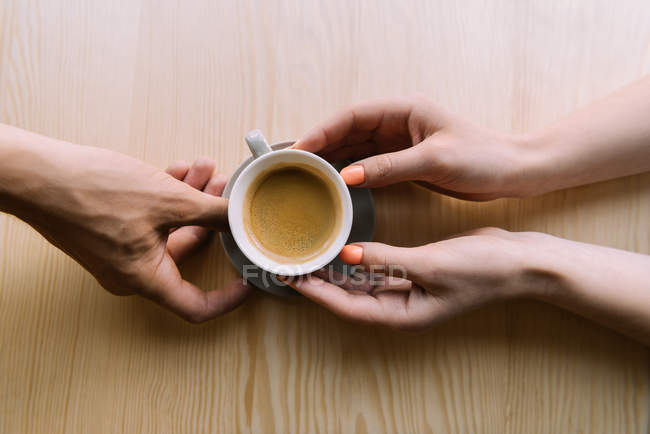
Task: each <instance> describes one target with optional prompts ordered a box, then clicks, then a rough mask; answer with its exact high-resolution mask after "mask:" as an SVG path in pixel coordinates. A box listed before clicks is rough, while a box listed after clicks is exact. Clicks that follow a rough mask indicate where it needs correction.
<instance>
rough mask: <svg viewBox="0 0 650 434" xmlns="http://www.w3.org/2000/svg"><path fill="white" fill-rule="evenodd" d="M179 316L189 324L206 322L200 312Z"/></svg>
mask: <svg viewBox="0 0 650 434" xmlns="http://www.w3.org/2000/svg"><path fill="white" fill-rule="evenodd" d="M181 316H182V318H183V319H184V320H185V321H187V322H188V323H190V324H201V323H203V322H205V321H207V318H206V316H205V314H204V313H203V312H201V311H199V312H189V313H184V314H182V315H181Z"/></svg>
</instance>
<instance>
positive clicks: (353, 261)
mask: <svg viewBox="0 0 650 434" xmlns="http://www.w3.org/2000/svg"><path fill="white" fill-rule="evenodd" d="M339 258H341V260H342V261H343V262H345V263H348V264H350V265H357V264H360V263H361V258H363V247H361V246H355V245H352V244H348V245H347V246H345V247H343V249H341V253H339Z"/></svg>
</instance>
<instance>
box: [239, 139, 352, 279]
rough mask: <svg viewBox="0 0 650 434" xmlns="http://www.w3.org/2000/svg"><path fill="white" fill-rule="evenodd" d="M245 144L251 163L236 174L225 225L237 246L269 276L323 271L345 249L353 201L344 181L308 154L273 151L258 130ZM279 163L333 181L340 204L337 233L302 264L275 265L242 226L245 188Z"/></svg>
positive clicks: (286, 150) (288, 150) (316, 158)
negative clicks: (302, 167) (303, 168)
mask: <svg viewBox="0 0 650 434" xmlns="http://www.w3.org/2000/svg"><path fill="white" fill-rule="evenodd" d="M246 143H248V147H249V148H250V150H251V152H252V154H253V158H254V160H253V161H252V162H251V164H249V165H248V166H247V167H246V168H245V169H244V170H243V171H242V173H241V174H240V175H239V177H238V178H237V181H235V184H234V185H233V187H232V191H231V192H230V198H229V199H228V223H229V224H230V230H231V232H232V236H233V238H234V239H235V242H236V243H237V246H238V247H239V249H240V250H241V251H242V253H243V254H244V255H246V257H247V258H248V259H250V260H251V262H252V263H254V264H255V265H257V266H258V267H260V268H261V269H263V270H266V271H268V272H270V273H274V274H279V275H283V276H300V275H303V274H308V273H311V272H313V271H316V270H318V269H320V268H323V267H324V266H325V265H327V264H329V263H330V262H331V261H332V260H333V259H334V258H336V256H337V255H338V254H339V252H340V251H341V249H342V248H343V246H345V242H346V241H347V239H348V236H349V235H350V228H351V227H352V200H351V199H350V192H349V191H348V187H347V186H346V185H345V182H344V181H343V178H341V175H339V173H338V172H337V171H336V169H334V167H332V165H331V164H329V163H328V162H327V161H325V160H323V159H322V158H320V157H319V156H318V155H316V154H312V153H311V152H306V151H300V150H297V149H282V150H279V151H274V150H272V149H271V147H270V146H269V144H268V143H267V142H266V139H265V138H264V136H263V135H262V133H261V132H260V131H259V130H254V131H251V132H250V133H248V134H247V135H246ZM278 163H284V164H287V163H289V164H291V163H296V164H305V165H308V166H311V167H312V168H314V169H316V170H317V171H318V172H319V173H320V174H321V175H322V176H324V177H327V178H328V179H329V180H331V181H332V183H333V184H334V186H335V187H336V193H337V195H338V198H339V201H340V204H341V225H340V226H339V228H338V233H336V234H334V235H333V236H334V239H333V241H332V242H331V243H330V245H329V247H328V248H327V249H326V250H325V251H323V252H322V253H321V254H319V255H318V256H316V257H314V258H311V259H309V260H308V261H305V262H301V263H291V262H278V261H277V260H275V259H273V258H272V257H269V256H268V255H266V254H265V253H264V252H263V251H262V250H260V249H259V248H258V247H257V246H255V244H253V243H252V242H251V239H250V237H249V235H248V233H247V231H246V228H245V226H244V215H243V213H244V201H245V199H246V197H247V195H246V192H247V191H248V188H249V187H250V185H251V184H252V183H253V181H254V180H255V179H256V178H257V177H258V175H259V174H260V173H262V172H263V171H265V170H266V169H268V168H270V167H272V166H274V165H276V164H278Z"/></svg>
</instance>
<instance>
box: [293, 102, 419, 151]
mask: <svg viewBox="0 0 650 434" xmlns="http://www.w3.org/2000/svg"><path fill="white" fill-rule="evenodd" d="M412 109H413V103H412V101H411V100H409V99H406V98H392V99H383V100H371V101H364V102H361V103H358V104H356V105H354V106H352V107H350V108H348V109H346V110H343V111H342V112H340V113H339V114H337V115H335V116H334V117H332V118H330V119H329V120H327V121H325V122H324V123H322V124H321V125H319V126H317V127H315V128H314V129H312V130H311V131H309V132H308V133H307V134H305V136H304V137H303V138H301V139H300V140H298V141H297V142H296V143H295V144H294V145H293V148H295V149H302V150H304V151H309V152H319V151H323V150H328V151H331V150H334V149H336V148H338V147H340V146H341V145H343V144H344V139H345V138H346V137H348V136H350V135H353V134H360V133H367V132H379V131H380V130H381V129H382V128H385V127H390V128H391V129H393V128H395V126H396V125H397V126H398V130H399V129H403V130H404V131H405V132H407V133H408V119H409V115H410V113H411V111H412ZM366 140H367V139H366ZM366 140H361V142H365V141H366Z"/></svg>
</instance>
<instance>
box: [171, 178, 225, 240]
mask: <svg viewBox="0 0 650 434" xmlns="http://www.w3.org/2000/svg"><path fill="white" fill-rule="evenodd" d="M171 208H172V209H171V210H170V211H169V213H168V215H167V218H165V226H167V227H170V228H172V227H179V226H203V227H206V228H210V229H214V230H216V231H219V232H223V231H225V230H227V229H228V199H225V198H223V197H216V196H212V195H210V194H207V193H203V192H201V191H198V190H195V189H191V190H188V191H187V193H186V194H184V195H183V199H182V200H179V201H176V202H175V203H174V204H172V207H171Z"/></svg>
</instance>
